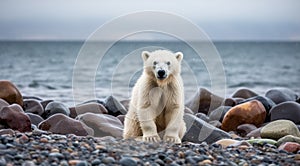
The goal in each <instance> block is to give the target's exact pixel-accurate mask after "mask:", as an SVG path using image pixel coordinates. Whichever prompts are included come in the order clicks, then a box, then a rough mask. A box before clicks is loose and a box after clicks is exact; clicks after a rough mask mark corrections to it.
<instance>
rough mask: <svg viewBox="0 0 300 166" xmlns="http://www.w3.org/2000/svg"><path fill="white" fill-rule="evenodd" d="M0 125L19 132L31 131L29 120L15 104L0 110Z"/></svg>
mask: <svg viewBox="0 0 300 166" xmlns="http://www.w3.org/2000/svg"><path fill="white" fill-rule="evenodd" d="M0 123H1V124H3V125H4V126H7V127H8V128H11V129H13V130H18V131H20V132H27V131H31V121H30V118H29V117H28V116H27V115H26V114H25V113H24V111H23V109H22V108H21V106H20V105H17V104H12V105H9V106H5V107H3V108H2V109H1V110H0Z"/></svg>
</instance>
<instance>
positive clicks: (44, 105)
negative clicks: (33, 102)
mask: <svg viewBox="0 0 300 166" xmlns="http://www.w3.org/2000/svg"><path fill="white" fill-rule="evenodd" d="M53 101H54V100H43V101H41V105H42V106H43V108H44V110H45V108H46V107H47V105H48V104H49V103H51V102H53Z"/></svg>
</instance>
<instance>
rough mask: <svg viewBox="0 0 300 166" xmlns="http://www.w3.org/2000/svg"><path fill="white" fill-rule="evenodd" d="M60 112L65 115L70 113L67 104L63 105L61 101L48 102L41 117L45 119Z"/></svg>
mask: <svg viewBox="0 0 300 166" xmlns="http://www.w3.org/2000/svg"><path fill="white" fill-rule="evenodd" d="M57 113H61V114H64V115H66V116H69V115H70V110H69V108H68V107H67V106H65V105H64V104H63V103H60V102H56V101H53V102H51V103H49V104H48V105H47V106H46V108H45V113H44V114H43V118H44V119H47V118H49V117H50V116H52V115H54V114H57Z"/></svg>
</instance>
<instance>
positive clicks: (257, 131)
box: [246, 127, 262, 138]
mask: <svg viewBox="0 0 300 166" xmlns="http://www.w3.org/2000/svg"><path fill="white" fill-rule="evenodd" d="M261 129H262V127H260V128H257V129H255V130H253V131H250V133H248V134H247V135H246V137H247V138H260V130H261Z"/></svg>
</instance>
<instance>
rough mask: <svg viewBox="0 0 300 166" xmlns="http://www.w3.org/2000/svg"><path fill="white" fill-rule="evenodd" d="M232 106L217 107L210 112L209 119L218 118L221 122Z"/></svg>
mask: <svg viewBox="0 0 300 166" xmlns="http://www.w3.org/2000/svg"><path fill="white" fill-rule="evenodd" d="M231 108H232V107H230V106H220V107H218V108H217V109H215V110H213V111H211V112H210V114H209V120H211V121H213V120H218V121H220V122H222V121H223V118H224V116H225V114H226V113H227V112H228V111H229V110H230V109H231Z"/></svg>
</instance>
